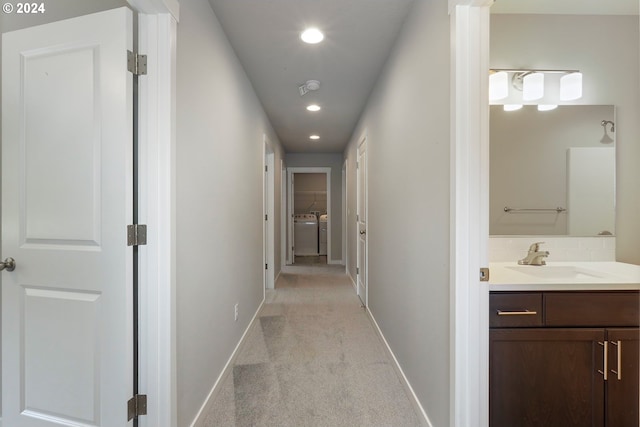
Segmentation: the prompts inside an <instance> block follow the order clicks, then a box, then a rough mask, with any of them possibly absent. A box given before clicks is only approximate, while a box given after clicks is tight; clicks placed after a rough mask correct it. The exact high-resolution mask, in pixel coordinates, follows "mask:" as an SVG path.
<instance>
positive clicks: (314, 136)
mask: <svg viewBox="0 0 640 427" xmlns="http://www.w3.org/2000/svg"><path fill="white" fill-rule="evenodd" d="M309 139H312V140H314V141H317V140H319V139H320V136H318V135H311V136H310V137H309Z"/></svg>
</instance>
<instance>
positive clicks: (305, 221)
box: [293, 214, 318, 256]
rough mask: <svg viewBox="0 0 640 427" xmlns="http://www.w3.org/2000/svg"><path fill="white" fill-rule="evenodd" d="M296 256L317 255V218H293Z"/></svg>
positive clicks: (306, 216)
mask: <svg viewBox="0 0 640 427" xmlns="http://www.w3.org/2000/svg"><path fill="white" fill-rule="evenodd" d="M293 228H294V230H293V233H294V239H295V241H294V242H295V243H294V247H295V253H296V256H298V255H299V256H309V255H314V256H315V255H318V218H316V216H315V215H313V214H296V215H294V217H293Z"/></svg>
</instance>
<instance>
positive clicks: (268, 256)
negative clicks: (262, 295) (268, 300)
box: [262, 134, 275, 291]
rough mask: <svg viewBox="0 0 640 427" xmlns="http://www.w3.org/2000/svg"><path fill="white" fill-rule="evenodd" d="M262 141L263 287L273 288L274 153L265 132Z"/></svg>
mask: <svg viewBox="0 0 640 427" xmlns="http://www.w3.org/2000/svg"><path fill="white" fill-rule="evenodd" d="M262 141H263V147H264V148H263V150H264V152H263V162H262V172H263V173H262V179H263V182H262V188H263V194H262V206H263V210H264V215H267V220H266V221H263V223H262V236H263V239H264V241H263V242H262V247H263V248H264V249H263V254H262V255H263V256H262V259H263V261H264V263H265V264H266V265H267V268H266V271H265V273H264V289H265V291H266V289H273V288H274V284H275V280H274V272H275V222H274V218H273V217H274V211H275V200H274V199H275V179H274V169H275V164H274V163H275V153H274V151H273V147H272V146H271V142H270V141H269V139H268V138H267V135H266V134H263V135H262Z"/></svg>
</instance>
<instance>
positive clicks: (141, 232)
mask: <svg viewBox="0 0 640 427" xmlns="http://www.w3.org/2000/svg"><path fill="white" fill-rule="evenodd" d="M146 244H147V226H146V225H144V224H133V225H127V246H143V245H146Z"/></svg>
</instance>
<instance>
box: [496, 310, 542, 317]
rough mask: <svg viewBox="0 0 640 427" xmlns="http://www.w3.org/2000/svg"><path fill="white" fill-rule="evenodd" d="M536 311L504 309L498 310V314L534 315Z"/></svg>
mask: <svg viewBox="0 0 640 427" xmlns="http://www.w3.org/2000/svg"><path fill="white" fill-rule="evenodd" d="M536 314H538V312H537V311H529V310H520V311H506V310H504V311H503V310H498V316H526V315H536Z"/></svg>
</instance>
